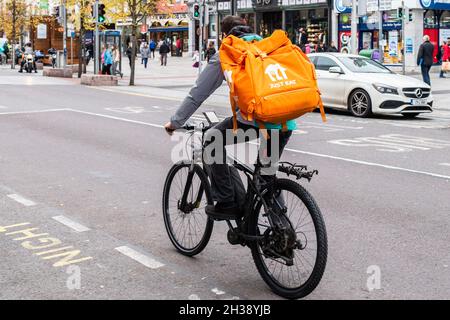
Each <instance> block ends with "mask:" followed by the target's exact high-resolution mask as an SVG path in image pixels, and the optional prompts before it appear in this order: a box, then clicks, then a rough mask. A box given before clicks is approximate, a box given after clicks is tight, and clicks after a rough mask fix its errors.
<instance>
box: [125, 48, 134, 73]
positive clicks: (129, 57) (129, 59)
mask: <svg viewBox="0 0 450 320" xmlns="http://www.w3.org/2000/svg"><path fill="white" fill-rule="evenodd" d="M125 53H126V55H127V57H128V62H129V64H130V68H131V56H132V55H133V49H132V48H131V42H130V43H129V44H128V48H127V51H126V52H125Z"/></svg>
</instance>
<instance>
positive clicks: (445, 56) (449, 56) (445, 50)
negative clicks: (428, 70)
mask: <svg viewBox="0 0 450 320" xmlns="http://www.w3.org/2000/svg"><path fill="white" fill-rule="evenodd" d="M440 50H441V56H442V67H441V73H440V74H439V78H445V77H444V73H445V72H446V71H449V70H448V69H444V66H445V65H447V68H448V63H449V62H450V47H449V43H448V41H444V43H443V44H442V46H441V48H440ZM445 62H447V64H445Z"/></svg>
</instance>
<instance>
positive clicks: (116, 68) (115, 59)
mask: <svg viewBox="0 0 450 320" xmlns="http://www.w3.org/2000/svg"><path fill="white" fill-rule="evenodd" d="M111 53H112V58H113V64H112V75H113V76H115V75H117V74H119V75H120V77H121V78H123V73H122V72H120V70H119V64H120V51H119V49H118V48H117V46H116V45H113V48H112V51H111Z"/></svg>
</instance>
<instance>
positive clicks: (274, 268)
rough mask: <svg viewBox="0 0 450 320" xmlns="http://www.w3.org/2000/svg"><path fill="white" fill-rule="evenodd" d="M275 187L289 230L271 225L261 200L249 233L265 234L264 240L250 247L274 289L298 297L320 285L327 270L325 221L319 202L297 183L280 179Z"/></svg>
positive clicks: (289, 296) (251, 220)
mask: <svg viewBox="0 0 450 320" xmlns="http://www.w3.org/2000/svg"><path fill="white" fill-rule="evenodd" d="M275 190H276V191H275V196H276V199H277V202H278V203H280V204H281V206H282V207H283V206H284V207H285V209H286V212H284V213H281V212H280V213H279V216H280V217H281V221H283V224H284V225H285V226H288V228H287V229H288V230H289V231H286V233H280V232H278V233H277V232H276V231H275V230H274V229H272V228H271V226H270V224H269V221H268V217H267V216H266V215H265V213H264V208H263V207H262V203H261V202H258V203H256V205H255V209H254V212H253V214H252V216H251V217H250V220H249V234H251V235H257V236H260V235H264V240H262V241H258V242H256V241H255V242H252V243H251V244H250V248H251V251H252V256H253V260H254V261H255V264H256V267H257V269H258V272H259V273H260V275H261V277H262V278H263V279H264V281H265V282H266V283H267V284H268V285H269V287H270V288H271V289H272V291H274V292H275V293H276V294H278V295H280V296H282V297H285V298H289V299H298V298H302V297H305V296H307V295H308V294H310V293H311V292H312V291H313V290H314V289H315V288H316V287H317V285H318V284H319V282H320V280H321V279H322V275H323V273H324V271H325V265H326V261H327V250H328V249H327V234H326V229H325V224H324V221H323V218H322V215H321V213H320V209H319V207H318V206H317V204H316V202H315V201H314V199H313V198H312V196H311V195H310V194H309V193H308V191H306V190H305V189H304V188H303V187H302V186H300V185H299V184H298V183H296V182H294V181H292V180H289V179H278V180H277V185H276V189H275ZM280 195H281V196H280ZM274 206H278V207H280V206H279V205H277V204H274ZM279 211H280V210H279ZM294 234H295V235H294ZM280 256H283V257H284V258H280ZM287 260H290V261H291V263H292V265H290V264H289V263H288V262H287Z"/></svg>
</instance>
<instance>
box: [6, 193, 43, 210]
mask: <svg viewBox="0 0 450 320" xmlns="http://www.w3.org/2000/svg"><path fill="white" fill-rule="evenodd" d="M7 197H8V198H11V199H13V200H14V201H16V202H18V203H20V204H23V205H24V206H25V207H31V206H35V205H36V202H34V201H31V200H29V199H26V198H24V197H22V196H21V195H20V194H17V193H13V194H8V195H7Z"/></svg>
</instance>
